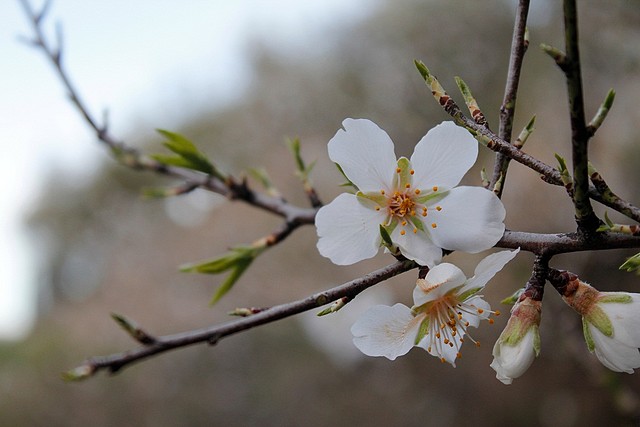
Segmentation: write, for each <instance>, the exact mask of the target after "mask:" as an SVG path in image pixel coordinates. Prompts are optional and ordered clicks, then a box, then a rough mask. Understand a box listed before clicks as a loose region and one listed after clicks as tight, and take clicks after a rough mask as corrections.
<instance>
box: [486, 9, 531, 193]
mask: <svg viewBox="0 0 640 427" xmlns="http://www.w3.org/2000/svg"><path fill="white" fill-rule="evenodd" d="M528 14H529V0H520V1H519V2H518V8H517V10H516V19H515V24H514V27H513V39H512V40H511V56H510V58H509V71H508V72H507V85H506V88H505V90H504V99H503V101H502V106H501V107H500V128H499V129H498V136H500V138H502V139H503V140H505V141H507V142H511V134H512V132H513V118H514V114H515V109H516V97H517V94H518V84H519V82H520V70H521V69H522V62H523V60H524V54H525V52H526V51H527V47H528V44H529V43H528V41H527V40H526V39H525V32H526V29H527V16H528ZM510 160H511V158H510V157H508V156H506V155H504V154H502V153H497V154H496V162H495V166H494V170H493V177H492V178H491V183H490V187H491V188H495V187H496V184H497V183H498V181H500V183H501V185H499V186H498V188H497V191H495V192H496V195H497V196H498V197H501V196H502V190H503V189H504V182H505V180H506V177H507V169H508V167H509V161H510Z"/></svg>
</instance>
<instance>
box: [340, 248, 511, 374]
mask: <svg viewBox="0 0 640 427" xmlns="http://www.w3.org/2000/svg"><path fill="white" fill-rule="evenodd" d="M518 251H519V250H515V251H502V252H497V253H495V254H492V255H489V256H488V257H486V258H485V259H483V260H482V261H481V262H480V263H479V264H478V266H477V267H476V269H475V274H474V276H473V277H471V278H469V279H467V277H466V276H465V275H464V273H463V272H462V271H461V270H460V269H459V268H458V267H456V266H455V265H453V264H449V263H442V264H438V265H437V266H435V267H433V268H431V269H430V270H429V272H428V273H427V275H426V277H425V278H424V279H418V281H417V283H416V287H415V289H414V291H413V301H414V306H413V307H412V308H409V307H407V306H405V305H403V304H395V305H394V306H392V307H389V306H385V305H376V306H373V307H371V308H370V309H369V310H367V311H366V312H365V313H364V314H363V315H362V317H361V318H360V319H358V321H357V322H356V323H355V324H354V325H353V326H352V327H351V333H352V334H353V336H354V338H353V342H354V344H355V345H356V347H358V349H360V351H362V352H363V353H364V354H366V355H368V356H384V357H386V358H388V359H390V360H394V359H395V358H396V357H398V356H402V355H404V354H406V353H408V352H409V350H411V348H412V347H414V346H417V347H420V348H422V349H424V350H426V351H427V352H428V353H429V354H431V355H432V356H436V357H438V358H439V359H440V360H441V361H442V362H448V363H450V364H451V365H453V366H455V361H456V359H457V358H459V357H460V347H461V346H462V343H463V342H464V340H465V339H466V338H465V337H467V338H469V339H470V340H471V341H472V342H475V343H476V344H479V343H478V342H477V341H476V340H474V339H473V338H471V337H470V336H469V328H470V327H474V328H477V327H478V325H479V324H480V320H489V322H490V323H493V319H490V318H489V316H490V315H491V314H492V313H493V314H496V315H498V314H499V313H498V312H493V311H491V307H490V306H489V303H487V302H486V301H485V300H483V299H482V295H480V292H481V291H482V290H483V289H484V287H485V285H486V284H487V282H488V281H489V280H491V278H493V276H494V275H495V274H496V273H498V272H499V271H500V270H502V268H503V267H504V265H505V264H506V263H507V262H509V261H510V260H511V259H513V257H515V256H516V254H517V253H518Z"/></svg>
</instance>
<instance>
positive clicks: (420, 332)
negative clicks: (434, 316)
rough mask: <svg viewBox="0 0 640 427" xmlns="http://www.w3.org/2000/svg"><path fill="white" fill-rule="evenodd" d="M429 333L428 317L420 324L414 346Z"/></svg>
mask: <svg viewBox="0 0 640 427" xmlns="http://www.w3.org/2000/svg"><path fill="white" fill-rule="evenodd" d="M428 333H429V317H428V316H425V318H424V320H423V321H422V322H420V329H418V334H417V335H416V340H415V341H414V343H413V344H414V345H418V343H420V341H422V339H423V338H424V337H426V336H427V334H428Z"/></svg>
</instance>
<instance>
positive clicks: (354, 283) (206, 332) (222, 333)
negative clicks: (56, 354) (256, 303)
mask: <svg viewBox="0 0 640 427" xmlns="http://www.w3.org/2000/svg"><path fill="white" fill-rule="evenodd" d="M416 267H417V264H416V263H414V262H413V261H402V262H401V261H398V262H395V263H393V264H390V265H388V266H386V267H383V268H381V269H378V270H375V271H373V272H371V273H369V274H367V275H365V276H363V277H361V278H358V279H354V280H351V281H349V282H346V283H343V284H342V285H340V286H336V287H334V288H331V289H328V290H326V291H323V292H319V293H316V294H313V295H310V296H308V297H306V298H304V299H301V300H298V301H293V302H290V303H286V304H281V305H277V306H274V307H271V308H268V309H264V310H261V311H260V312H258V313H257V314H253V315H249V316H248V317H243V318H241V319H238V320H234V321H231V322H227V323H223V324H221V325H215V326H210V327H208V328H202V329H196V330H193V331H187V332H182V333H178V334H174V335H165V336H156V337H154V341H153V342H152V343H150V344H148V345H143V346H141V347H137V348H135V349H132V350H129V351H125V352H122V353H117V354H112V355H109V356H101V357H92V358H90V359H88V360H86V361H85V362H84V363H83V364H82V365H80V366H78V367H77V368H75V369H73V370H71V371H69V372H67V373H66V374H65V375H64V376H65V378H66V379H69V380H79V379H84V378H88V377H90V376H92V375H94V374H95V373H96V372H98V371H101V370H107V371H109V372H111V373H115V372H118V371H119V370H120V369H122V368H124V367H126V366H128V365H130V364H132V363H134V362H138V361H141V360H143V359H146V358H149V357H152V356H155V355H157V354H161V353H165V352H167V351H170V350H175V349H178V348H183V347H187V346H190V345H194V344H201V343H208V344H210V345H215V344H217V343H218V341H220V340H221V339H222V338H224V337H227V336H230V335H234V334H237V333H239V332H243V331H246V330H248V329H251V328H254V327H256V326H260V325H264V324H267V323H271V322H274V321H276V320H280V319H284V318H286V317H290V316H293V315H295V314H298V313H302V312H305V311H308V310H311V309H314V308H317V307H320V306H323V305H326V304H328V303H330V302H333V301H336V300H338V299H340V298H343V297H347V298H349V299H352V298H354V297H355V296H356V295H358V294H359V293H360V292H362V291H364V290H365V289H367V288H369V287H371V286H373V285H375V284H377V283H380V282H382V281H384V280H387V279H390V278H392V277H394V276H397V275H399V274H401V273H404V272H406V271H409V270H412V269H414V268H416Z"/></svg>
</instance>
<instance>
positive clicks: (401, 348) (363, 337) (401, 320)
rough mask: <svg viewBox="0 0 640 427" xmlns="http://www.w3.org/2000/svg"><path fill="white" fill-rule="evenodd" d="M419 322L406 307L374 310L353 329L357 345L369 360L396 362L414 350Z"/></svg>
mask: <svg viewBox="0 0 640 427" xmlns="http://www.w3.org/2000/svg"><path fill="white" fill-rule="evenodd" d="M419 320H421V319H418V318H416V317H414V316H413V314H412V312H411V309H410V308H409V307H407V306H406V305H403V304H396V305H394V306H393V307H389V306H386V305H376V306H373V307H371V308H370V309H369V310H367V311H366V312H365V313H364V314H363V315H362V317H360V319H358V321H357V322H356V323H354V324H353V326H352V327H351V333H352V334H353V343H354V344H355V346H356V347H358V349H359V350H360V351H361V352H363V353H364V354H366V355H367V356H384V357H386V358H387V359H390V360H394V359H395V358H396V357H398V356H402V355H405V354H407V353H408V352H409V350H411V348H412V347H413V346H414V344H415V339H416V336H417V334H418V329H419V327H420V321H419Z"/></svg>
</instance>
